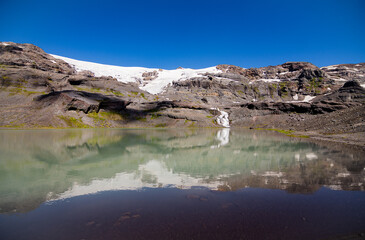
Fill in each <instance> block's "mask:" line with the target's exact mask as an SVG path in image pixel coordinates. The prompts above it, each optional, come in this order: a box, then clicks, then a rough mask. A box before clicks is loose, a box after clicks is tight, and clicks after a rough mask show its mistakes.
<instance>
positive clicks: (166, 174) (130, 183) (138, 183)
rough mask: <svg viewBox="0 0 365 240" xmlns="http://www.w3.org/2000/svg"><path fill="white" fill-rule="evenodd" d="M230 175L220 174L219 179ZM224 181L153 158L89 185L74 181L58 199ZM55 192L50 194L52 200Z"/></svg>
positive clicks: (211, 185)
mask: <svg viewBox="0 0 365 240" xmlns="http://www.w3.org/2000/svg"><path fill="white" fill-rule="evenodd" d="M227 176H229V175H221V176H218V177H217V179H220V178H223V177H227ZM221 184H222V181H219V180H216V181H209V182H207V181H205V179H204V178H199V177H192V176H189V175H187V174H183V173H175V172H173V171H172V170H171V169H168V168H167V167H166V165H165V164H164V163H163V162H160V161H157V160H151V161H149V162H147V163H146V164H143V165H140V166H139V168H138V170H136V171H134V172H130V173H127V172H122V173H117V174H116V175H115V177H114V178H110V179H97V180H93V181H91V183H90V184H88V185H81V184H78V183H74V185H73V186H72V187H71V188H70V189H69V190H67V191H66V192H64V193H61V194H59V195H58V197H57V199H65V198H70V197H75V196H81V195H87V194H94V193H97V192H102V191H113V190H138V189H142V188H143V187H149V188H158V187H176V188H182V189H188V188H191V187H193V186H203V187H207V188H210V189H212V190H216V189H218V186H219V185H221ZM52 195H53V194H50V195H49V198H50V200H54V199H52V197H51V196H52Z"/></svg>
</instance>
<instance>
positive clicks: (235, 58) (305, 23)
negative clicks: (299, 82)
mask: <svg viewBox="0 0 365 240" xmlns="http://www.w3.org/2000/svg"><path fill="white" fill-rule="evenodd" d="M0 9H1V14H0V41H13V42H18V43H33V44H35V45H37V46H39V47H41V48H42V49H43V50H45V51H46V52H48V53H53V54H57V55H61V56H66V57H70V58H74V59H78V60H85V61H93V62H98V63H105V64H113V65H119V66H143V67H158V68H165V69H174V68H177V67H179V66H182V67H191V68H203V67H209V66H214V65H217V64H233V65H238V66H241V67H262V66H268V65H277V64H282V63H284V62H287V61H308V62H312V63H313V64H315V65H317V66H319V67H321V66H327V65H332V64H339V63H358V62H365V14H364V13H365V1H362V0H343V1H338V0H337V1H336V0H315V1H312V0H307V1H259V0H258V1H243V0H241V1H239V0H225V1H215V0H210V1H205V0H201V1H199V0H195V1H194V0H184V1H180V0H179V1H174V0H169V1H167V0H153V1H152V0H151V1H147V0H145V1H142V0H133V1H123V0H121V1H109V0H103V1H93V0H89V1H83V0H80V1H77V0H73V1H68V0H63V1H51V0H47V1H38V0H32V1H21V0H20V1H15V0H0Z"/></svg>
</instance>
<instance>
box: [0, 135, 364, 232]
mask: <svg viewBox="0 0 365 240" xmlns="http://www.w3.org/2000/svg"><path fill="white" fill-rule="evenodd" d="M364 167H365V159H364V156H363V153H361V152H354V151H348V150H344V149H338V148H335V147H329V146H326V147H324V146H320V145H318V144H315V143H311V142H308V141H305V140H303V139H295V138H288V137H286V136H282V135H280V134H273V133H270V132H264V131H243V130H230V129H213V130H212V129H208V130H196V129H190V130H189V129H188V130H171V129H169V130H146V129H86V130H28V131H6V130H3V131H0V239H342V238H343V237H348V238H349V239H362V237H363V236H364V235H362V234H363V233H364V232H365V192H364V182H365V180H364V179H365V172H364Z"/></svg>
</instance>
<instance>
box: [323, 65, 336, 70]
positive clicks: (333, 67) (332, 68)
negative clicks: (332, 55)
mask: <svg viewBox="0 0 365 240" xmlns="http://www.w3.org/2000/svg"><path fill="white" fill-rule="evenodd" d="M322 68H326V69H328V70H334V69H337V68H338V65H331V66H327V67H321V69H322Z"/></svg>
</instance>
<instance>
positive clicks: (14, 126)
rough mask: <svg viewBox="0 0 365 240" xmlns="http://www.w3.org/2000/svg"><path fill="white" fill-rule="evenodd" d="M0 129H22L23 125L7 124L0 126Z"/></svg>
mask: <svg viewBox="0 0 365 240" xmlns="http://www.w3.org/2000/svg"><path fill="white" fill-rule="evenodd" d="M0 127H6V128H24V123H22V124H12V123H10V124H7V125H3V126H0Z"/></svg>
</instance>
